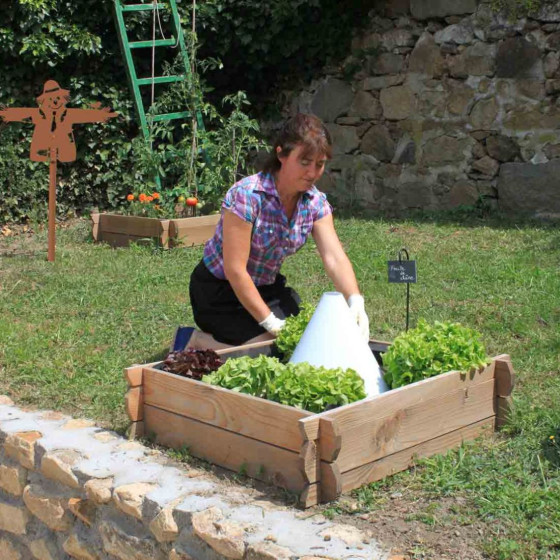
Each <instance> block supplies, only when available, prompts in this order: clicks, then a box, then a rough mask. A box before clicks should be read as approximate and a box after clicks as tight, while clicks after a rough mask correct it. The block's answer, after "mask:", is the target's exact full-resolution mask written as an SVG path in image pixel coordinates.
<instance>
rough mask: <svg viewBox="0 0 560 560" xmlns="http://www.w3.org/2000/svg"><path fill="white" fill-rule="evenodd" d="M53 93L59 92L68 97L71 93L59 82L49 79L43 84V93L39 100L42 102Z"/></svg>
mask: <svg viewBox="0 0 560 560" xmlns="http://www.w3.org/2000/svg"><path fill="white" fill-rule="evenodd" d="M53 93H58V94H60V95H63V96H64V97H68V96H69V95H70V90H67V89H62V88H61V87H60V86H59V85H58V82H55V81H54V80H47V81H46V82H45V85H44V86H43V93H42V94H41V95H39V97H37V102H38V103H42V101H43V100H44V99H46V98H47V97H50V96H51V95H52V94H53Z"/></svg>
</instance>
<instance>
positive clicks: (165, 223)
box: [91, 214, 220, 249]
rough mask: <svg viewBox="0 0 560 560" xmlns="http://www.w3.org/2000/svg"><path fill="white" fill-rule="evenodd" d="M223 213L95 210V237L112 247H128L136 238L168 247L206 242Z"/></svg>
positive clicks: (92, 218)
mask: <svg viewBox="0 0 560 560" xmlns="http://www.w3.org/2000/svg"><path fill="white" fill-rule="evenodd" d="M219 219H220V216H219V215H218V214H214V215H211V216H198V217H194V218H177V219H173V220H160V219H158V218H142V217H139V216H122V215H120V214H92V216H91V220H92V223H93V239H94V240H95V241H103V242H105V243H108V244H109V245H111V246H112V247H128V246H129V245H130V243H132V242H137V243H138V242H140V243H142V242H149V243H151V242H156V243H157V244H158V245H160V246H161V247H163V248H165V249H169V248H171V247H177V246H187V247H188V246H193V245H201V244H202V243H205V242H206V241H207V240H208V239H209V238H210V237H212V235H213V234H214V230H215V229H216V224H217V223H218V220H219Z"/></svg>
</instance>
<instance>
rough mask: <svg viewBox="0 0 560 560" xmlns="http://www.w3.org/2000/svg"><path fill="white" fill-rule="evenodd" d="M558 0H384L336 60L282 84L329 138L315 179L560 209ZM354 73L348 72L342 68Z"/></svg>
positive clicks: (331, 185) (371, 199) (548, 211)
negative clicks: (497, 5)
mask: <svg viewBox="0 0 560 560" xmlns="http://www.w3.org/2000/svg"><path fill="white" fill-rule="evenodd" d="M559 66H560V5H559V4H558V3H553V4H551V5H550V6H548V7H545V8H543V9H541V11H540V12H539V13H538V14H536V15H534V17H531V18H524V19H519V20H517V21H508V20H507V19H506V18H504V17H503V16H501V15H498V14H496V13H495V12H494V11H493V10H492V6H491V3H490V2H489V1H486V0H482V1H480V2H477V0H383V1H380V2H379V3H378V6H377V7H376V8H375V9H374V10H372V12H370V21H369V24H368V27H367V30H366V31H365V32H364V33H362V34H361V35H360V36H357V37H355V38H354V41H353V53H352V55H350V56H349V57H348V58H347V60H346V61H345V62H344V64H342V65H341V66H340V67H336V68H327V69H325V75H324V77H323V78H322V79H320V80H316V81H314V82H313V83H311V84H309V86H308V87H306V88H305V89H304V90H303V91H300V92H298V93H297V94H293V95H291V96H290V101H289V103H288V104H287V106H286V112H287V113H294V112H296V111H302V112H313V113H315V114H317V115H318V116H319V117H321V118H322V119H324V121H325V122H326V123H327V124H328V127H329V130H330V131H331V133H332V135H333V138H334V142H335V156H334V158H333V160H332V161H331V162H330V165H329V168H328V172H327V173H326V174H325V176H324V178H323V180H322V183H321V185H320V186H321V188H323V189H324V190H325V191H327V192H333V191H335V192H337V193H338V194H340V193H344V197H345V198H347V199H350V200H352V199H353V200H355V201H356V202H357V203H358V204H359V205H361V206H365V207H366V208H369V209H372V210H375V211H379V212H382V213H384V214H389V215H391V214H398V213H399V212H402V211H403V210H407V209H414V208H422V209H430V210H439V209H449V208H453V207H456V206H458V205H473V204H476V203H477V202H479V201H481V200H484V201H486V203H487V204H490V205H492V206H499V208H500V209H502V210H504V211H505V212H527V213H530V214H532V215H537V216H554V217H557V216H560V179H559V178H558V177H559V174H558V171H559V170H560V131H559V129H560V101H559V94H560V71H559ZM349 76H350V77H349Z"/></svg>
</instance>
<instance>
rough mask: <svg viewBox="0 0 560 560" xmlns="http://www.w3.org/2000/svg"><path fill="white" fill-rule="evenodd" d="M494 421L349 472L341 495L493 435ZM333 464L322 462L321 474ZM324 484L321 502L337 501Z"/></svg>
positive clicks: (472, 426) (470, 427)
mask: <svg viewBox="0 0 560 560" xmlns="http://www.w3.org/2000/svg"><path fill="white" fill-rule="evenodd" d="M494 421H495V419H494V416H490V417H488V418H484V419H482V420H479V421H478V422H475V423H473V424H470V425H469V426H464V427H462V428H459V429H458V430H454V431H452V432H448V433H446V434H443V435H440V436H438V437H436V438H433V439H431V440H429V441H425V442H422V443H421V444H419V445H415V446H414V447H410V448H408V449H405V450H403V451H399V452H398V453H394V454H392V455H388V456H385V457H382V458H380V459H377V460H376V461H373V462H371V463H368V464H365V465H362V466H360V467H358V468H356V469H353V470H351V471H347V472H345V473H343V474H342V475H341V492H349V491H350V490H353V489H354V488H358V487H360V486H362V485H364V484H367V483H369V482H374V481H376V480H381V479H382V478H385V477H386V476H388V475H391V474H394V473H396V472H399V471H403V470H405V469H407V468H408V467H410V466H411V465H413V464H414V463H415V461H416V460H417V459H419V458H423V457H430V456H431V455H435V454H437V453H445V452H446V451H448V450H449V449H453V448H454V447H458V446H459V445H461V443H462V442H463V441H466V440H471V439H475V438H477V437H479V436H481V435H484V434H488V433H491V432H492V431H493V429H494ZM330 464H336V463H325V466H323V462H321V473H323V472H325V470H326V469H327V468H328V467H327V465H330ZM322 476H323V475H322V474H321V477H322ZM322 483H323V479H322V478H321V499H322V500H323V501H327V500H330V499H334V498H336V495H334V494H333V492H335V490H336V489H334V490H333V488H332V487H327V488H325V487H324V486H323V484H322ZM333 495H334V497H333Z"/></svg>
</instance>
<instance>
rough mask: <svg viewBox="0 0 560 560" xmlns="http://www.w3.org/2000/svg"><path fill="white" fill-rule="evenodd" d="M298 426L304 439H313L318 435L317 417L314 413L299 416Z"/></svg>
mask: <svg viewBox="0 0 560 560" xmlns="http://www.w3.org/2000/svg"><path fill="white" fill-rule="evenodd" d="M298 427H299V432H300V434H301V436H302V437H303V439H304V440H307V441H314V440H316V439H317V438H318V437H319V418H317V415H316V414H313V415H311V416H307V417H306V418H301V419H300V420H299V421H298Z"/></svg>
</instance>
